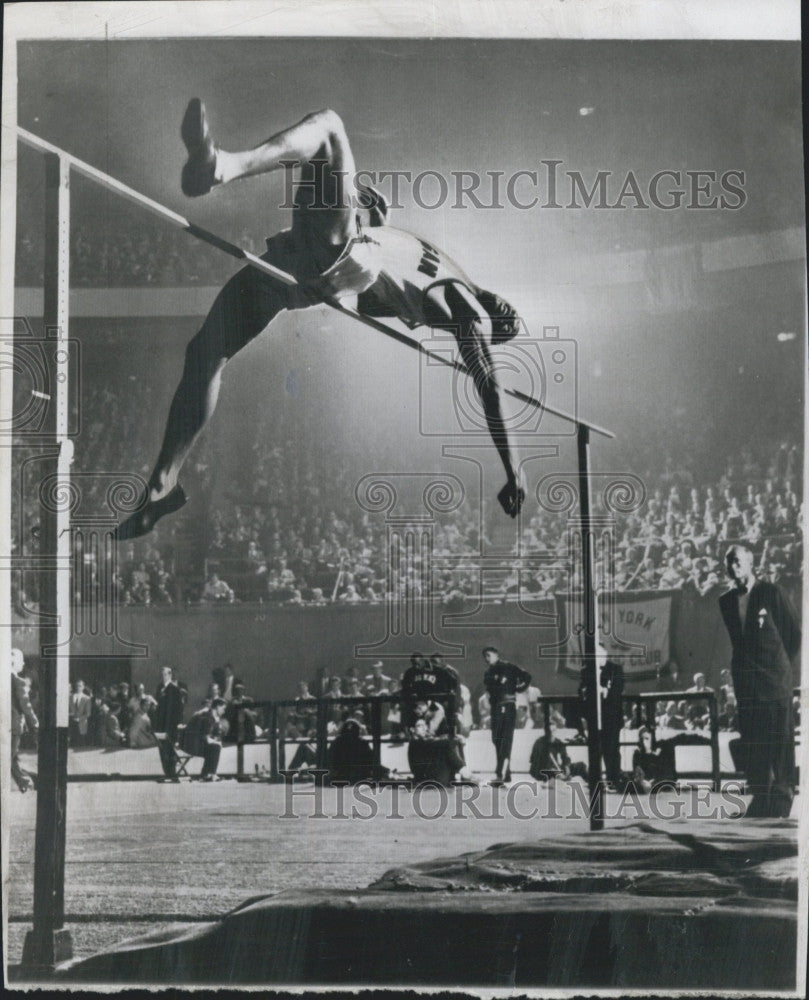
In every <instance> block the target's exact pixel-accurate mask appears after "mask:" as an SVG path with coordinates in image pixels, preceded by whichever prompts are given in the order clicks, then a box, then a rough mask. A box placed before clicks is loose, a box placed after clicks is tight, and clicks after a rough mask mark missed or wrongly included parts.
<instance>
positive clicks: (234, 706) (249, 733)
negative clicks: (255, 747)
mask: <svg viewBox="0 0 809 1000" xmlns="http://www.w3.org/2000/svg"><path fill="white" fill-rule="evenodd" d="M254 705H255V702H254V701H253V699H252V698H251V697H249V695H246V694H245V693H244V684H242V683H241V681H239V682H237V683H236V684H235V685H234V688H233V698H232V699H231V700H230V702H229V704H228V706H227V708H226V709H225V718H226V719H227V723H228V742H229V743H255V742H256V739H257V738H258V736H260V735H261V729H260V728H259V726H258V724H257V720H258V713H257V712H256V710H255V708H254V707H253V706H254Z"/></svg>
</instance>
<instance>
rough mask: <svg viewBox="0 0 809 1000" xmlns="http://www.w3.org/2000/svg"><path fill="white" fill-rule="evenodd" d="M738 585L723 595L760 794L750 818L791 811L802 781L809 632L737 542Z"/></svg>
mask: <svg viewBox="0 0 809 1000" xmlns="http://www.w3.org/2000/svg"><path fill="white" fill-rule="evenodd" d="M725 564H726V567H727V573H728V576H729V577H730V579H731V580H732V581H733V587H732V588H731V589H730V590H729V591H728V592H727V593H726V594H723V595H722V596H721V597H720V598H719V609H720V611H721V612H722V618H723V620H724V622H725V628H726V629H727V630H728V635H729V636H730V642H731V645H732V647H733V655H732V658H731V662H730V670H731V675H732V677H733V687H734V690H735V692H736V702H737V711H738V717H739V735H740V736H741V747H742V751H743V763H744V771H745V773H746V776H747V783H748V789H749V791H750V792H751V793H752V796H753V798H752V800H751V802H750V805H749V806H748V807H747V812H746V814H745V815H746V816H750V817H756V818H761V817H779V816H789V813H790V810H791V808H792V799H793V796H794V786H795V742H794V739H795V738H794V733H793V722H792V688H793V676H792V662H791V661H792V659H793V658H794V657H795V656H796V655H797V653H798V651H799V650H800V648H801V630H800V627H799V625H798V621H797V618H796V615H795V611H794V609H793V607H792V604H791V603H790V601H789V598H788V597H787V595H786V593H785V592H784V591H783V590H782V588H781V587H779V586H778V585H777V584H775V583H768V582H765V581H764V580H757V579H756V576H755V572H754V569H753V553H752V552H751V551H750V549H748V548H747V546H745V545H731V547H730V548H729V549H728V551H727V554H726V556H725Z"/></svg>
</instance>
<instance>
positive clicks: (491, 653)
mask: <svg viewBox="0 0 809 1000" xmlns="http://www.w3.org/2000/svg"><path fill="white" fill-rule="evenodd" d="M483 659H484V660H485V661H486V662H487V663H488V664H489V666H494V664H495V663H497V661H498V660H499V659H500V653H499V652H498V651H497V648H496V647H495V646H486V647H485V648H484V650H483Z"/></svg>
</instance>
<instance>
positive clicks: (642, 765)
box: [632, 726, 675, 792]
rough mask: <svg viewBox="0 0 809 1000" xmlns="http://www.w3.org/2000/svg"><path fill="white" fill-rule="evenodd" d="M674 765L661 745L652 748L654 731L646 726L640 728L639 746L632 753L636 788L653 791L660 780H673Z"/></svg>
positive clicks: (633, 776) (633, 779)
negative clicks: (654, 748)
mask: <svg viewBox="0 0 809 1000" xmlns="http://www.w3.org/2000/svg"><path fill="white" fill-rule="evenodd" d="M674 779H675V774H674V767H673V764H672V761H671V760H670V759H669V755H668V754H664V753H663V750H662V749H661V747H658V748H657V749H656V750H653V749H652V733H651V731H650V730H649V729H647V728H646V727H645V726H642V727H641V728H640V729H639V730H638V748H637V750H635V752H634V753H633V754H632V781H633V783H634V786H635V788H636V789H637V790H638V791H642V792H651V791H652V790H653V789H654V787H655V785H656V784H658V783H659V782H673V781H674Z"/></svg>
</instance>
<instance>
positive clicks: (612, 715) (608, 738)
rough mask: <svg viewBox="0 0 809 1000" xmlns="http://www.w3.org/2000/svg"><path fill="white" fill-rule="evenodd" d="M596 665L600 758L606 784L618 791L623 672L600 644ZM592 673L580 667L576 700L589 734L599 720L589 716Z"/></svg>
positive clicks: (589, 664) (593, 669) (586, 667)
mask: <svg viewBox="0 0 809 1000" xmlns="http://www.w3.org/2000/svg"><path fill="white" fill-rule="evenodd" d="M596 663H597V665H598V696H599V697H600V698H601V754H602V756H603V758H604V770H605V771H606V774H607V781H608V782H609V783H610V784H611V785H612V786H613V788H614V789H615V790H619V791H620V790H621V787H622V785H623V778H624V776H623V772H622V771H621V729H622V728H623V722H624V716H623V703H622V696H623V693H624V671H623V668H622V667H621V664H620V663H615V662H613V661H612V660H610V659H608V658H607V651H606V649H605V648H604V647H603V646H602V645H601V643H598V646H597V648H596ZM595 673H596V672H595V668H594V667H593V665H592V663H588V664H586V665H585V666H584V667H582V671H581V676H580V680H579V698H580V699H581V703H582V715H583V716H584V718H585V719H586V720H587V728H588V734H589V733H592V732H593V731H594V730H596V729H597V728H598V718H597V717H594V716H592V715H591V714H590V705H591V701H590V686H591V685H592V684H593V681H594V678H595ZM592 704H595V702H594V701H593V702H592Z"/></svg>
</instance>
